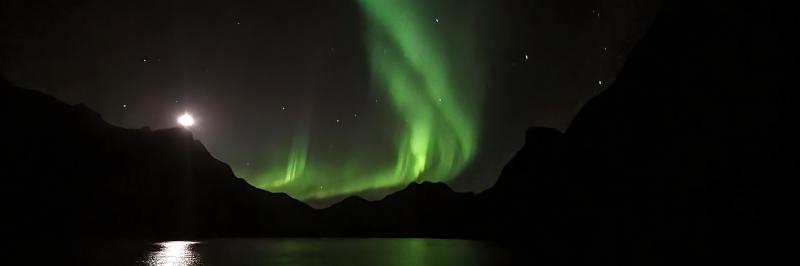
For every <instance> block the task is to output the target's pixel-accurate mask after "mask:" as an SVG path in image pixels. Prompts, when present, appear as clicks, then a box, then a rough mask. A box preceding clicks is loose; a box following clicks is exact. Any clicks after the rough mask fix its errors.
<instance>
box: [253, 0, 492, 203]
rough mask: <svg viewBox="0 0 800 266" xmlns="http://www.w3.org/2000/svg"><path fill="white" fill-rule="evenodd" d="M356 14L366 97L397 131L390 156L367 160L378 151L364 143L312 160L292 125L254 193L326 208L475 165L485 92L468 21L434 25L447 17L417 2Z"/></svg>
mask: <svg viewBox="0 0 800 266" xmlns="http://www.w3.org/2000/svg"><path fill="white" fill-rule="evenodd" d="M358 4H359V5H360V7H361V9H362V12H363V14H364V16H365V18H364V19H365V27H366V28H365V29H364V31H363V32H364V36H363V37H364V41H365V45H366V46H365V47H366V48H367V51H365V52H366V55H367V58H368V62H366V63H367V64H368V65H369V69H370V72H369V73H370V74H371V77H370V80H372V89H373V90H379V93H380V94H381V95H386V96H387V97H388V98H389V99H388V103H389V104H390V106H391V108H392V111H393V112H394V114H395V116H394V120H395V121H392V123H393V124H397V125H398V126H397V127H396V130H395V131H396V132H394V133H393V134H394V135H393V136H390V139H392V140H393V142H392V143H386V145H392V147H391V149H386V150H388V151H393V152H392V154H387V155H382V156H370V154H371V153H372V152H369V151H371V150H374V147H372V146H371V144H367V143H362V144H356V145H351V146H350V147H348V151H346V152H344V153H342V154H339V157H342V158H345V159H344V161H345V163H342V162H341V160H324V158H325V156H318V157H314V156H313V155H314V153H315V152H317V150H315V149H314V145H312V144H313V143H311V142H312V141H313V138H310V137H309V130H310V128H311V127H312V125H311V122H310V121H313V119H307V120H306V121H296V122H295V123H296V125H295V126H296V130H295V133H294V134H293V135H292V136H291V141H290V143H291V144H290V145H289V146H288V151H281V152H283V153H282V154H279V155H275V157H283V158H285V159H283V160H277V161H275V163H274V164H273V165H271V166H270V167H267V168H265V169H264V170H262V171H261V172H260V174H258V175H256V176H254V177H251V178H249V179H248V181H249V182H250V183H251V184H253V185H256V186H258V187H260V188H262V189H266V190H269V191H274V192H286V193H288V194H289V195H291V196H293V197H295V198H298V199H301V200H306V199H324V198H330V197H335V196H343V195H349V194H358V193H360V192H364V191H370V190H375V189H391V188H399V187H402V186H405V185H407V184H408V183H411V182H419V181H448V180H452V179H453V178H454V177H456V176H457V175H458V174H459V173H460V172H461V171H462V170H463V169H464V168H465V167H466V166H467V165H468V164H469V163H470V161H471V159H472V158H473V157H474V155H475V152H476V150H477V148H478V141H479V137H480V130H479V128H480V118H481V109H482V108H481V107H482V102H481V97H482V87H483V86H484V85H483V78H482V72H483V70H482V69H481V66H482V65H483V64H482V62H481V59H480V58H481V57H480V55H479V53H478V52H477V51H476V47H475V45H477V44H476V43H477V41H478V39H477V33H476V32H474V28H473V27H472V26H471V24H472V23H473V22H472V21H470V20H471V19H470V18H471V17H472V16H470V15H469V14H452V13H449V12H448V16H447V19H440V18H438V17H437V14H435V13H436V11H439V12H441V11H448V10H450V9H448V7H447V6H438V7H437V6H435V4H432V3H427V2H425V1H422V0H414V1H376V0H359V1H358ZM468 8H469V7H468ZM472 8H473V9H474V7H472ZM337 122H338V121H337ZM362 133H363V132H362ZM375 134H379V133H377V132H376V133H375ZM356 143H358V142H356ZM320 158H321V159H320ZM387 158H388V159H387Z"/></svg>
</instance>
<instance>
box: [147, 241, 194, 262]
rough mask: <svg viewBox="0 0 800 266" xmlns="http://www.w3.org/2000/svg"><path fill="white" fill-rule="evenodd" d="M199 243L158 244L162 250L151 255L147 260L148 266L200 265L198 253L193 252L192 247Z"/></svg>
mask: <svg viewBox="0 0 800 266" xmlns="http://www.w3.org/2000/svg"><path fill="white" fill-rule="evenodd" d="M197 243H198V242H191V241H168V242H161V243H157V245H158V246H159V247H160V248H161V249H160V250H158V251H156V252H153V253H150V254H149V255H148V256H147V259H146V260H145V264H146V265H152V266H189V265H199V259H198V257H197V253H195V252H194V251H193V250H192V245H194V244H197Z"/></svg>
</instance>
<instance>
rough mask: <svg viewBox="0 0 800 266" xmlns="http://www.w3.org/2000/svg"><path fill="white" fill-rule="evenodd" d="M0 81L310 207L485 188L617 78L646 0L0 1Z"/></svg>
mask: <svg viewBox="0 0 800 266" xmlns="http://www.w3.org/2000/svg"><path fill="white" fill-rule="evenodd" d="M0 7H2V8H0V25H3V26H1V27H0V31H1V32H0V33H2V37H1V38H2V39H1V40H2V41H1V42H0V75H2V76H3V77H4V78H6V79H8V80H10V81H11V82H12V83H15V84H16V85H18V86H22V87H26V88H31V89H36V90H40V91H43V92H45V93H48V94H50V95H53V96H55V97H57V98H59V99H61V100H63V101H66V102H68V103H71V104H77V103H83V104H85V105H87V106H89V107H90V108H92V109H93V110H96V111H97V112H99V113H100V114H101V115H102V117H103V118H104V119H105V120H106V121H108V122H109V123H111V124H114V125H118V126H122V127H126V128H141V127H150V128H153V129H158V128H167V127H176V126H179V125H178V123H177V121H176V119H177V118H178V117H179V116H180V115H182V114H184V113H189V114H191V115H192V118H193V119H194V122H195V124H194V125H193V126H192V127H191V128H190V130H191V131H192V132H193V134H194V136H195V137H196V138H197V139H199V140H200V141H202V142H203V143H204V144H205V145H206V147H207V148H208V149H209V151H210V152H211V153H212V154H213V155H214V156H215V157H216V158H218V159H220V160H222V161H224V162H226V163H228V164H229V165H230V166H231V168H232V169H233V170H234V172H235V173H236V175H237V176H238V177H240V178H244V179H245V180H247V181H248V182H249V183H250V184H252V185H254V186H257V187H260V188H263V189H266V190H269V191H276V192H286V193H288V194H290V195H291V196H293V197H295V198H298V199H301V200H304V201H306V202H309V203H311V204H312V205H315V206H324V205H327V204H330V203H331V202H333V201H335V200H337V199H341V198H343V197H345V196H348V195H354V194H357V195H361V196H363V197H366V198H369V199H378V198H380V197H382V196H384V195H386V194H387V193H390V192H392V191H395V190H398V189H400V188H402V187H404V186H405V185H407V184H408V183H410V182H419V181H442V182H446V183H448V184H450V186H451V187H453V188H454V189H455V190H457V191H473V192H479V191H482V190H484V189H486V188H488V187H489V186H491V185H492V184H494V182H495V180H496V178H497V176H498V174H499V172H500V170H501V169H502V167H503V166H504V165H505V163H506V162H507V161H508V160H509V159H510V158H511V157H512V156H513V155H514V153H515V152H516V151H517V150H518V149H519V148H520V147H521V146H522V144H523V141H524V132H525V129H526V128H528V127H530V126H534V125H535V126H545V127H553V128H558V129H564V128H566V127H567V126H568V124H569V122H570V120H571V119H572V117H573V116H574V115H575V114H576V112H577V111H578V110H580V108H581V106H582V105H583V103H585V102H586V101H587V100H588V99H589V98H590V97H592V96H593V95H594V94H596V93H598V92H600V91H602V90H603V89H605V88H607V87H608V86H609V85H610V84H612V83H613V80H614V77H615V75H616V74H617V72H618V70H619V69H620V67H621V66H622V65H623V64H624V62H625V55H626V53H627V52H628V51H629V50H630V49H631V47H632V46H633V45H634V44H635V42H636V40H637V39H638V38H639V37H640V36H641V34H642V33H643V32H644V31H645V30H646V29H647V26H648V25H649V23H650V22H651V21H652V19H653V17H654V16H655V14H656V12H657V10H658V3H657V2H654V1H646V0H607V1H602V0H576V1H560V0H529V1H522V0H519V1H518V0H509V1H490V0H481V1H478V0H442V1H426V0H402V1H401V0H340V1H339V0H337V1H327V0H317V1H309V0H294V1H288V0H287V1H237V0H226V1H212V0H208V1H180V0H176V1H154V0H146V1H124V2H123V1H82V0H78V1H16V0H11V1H3V3H2V4H0Z"/></svg>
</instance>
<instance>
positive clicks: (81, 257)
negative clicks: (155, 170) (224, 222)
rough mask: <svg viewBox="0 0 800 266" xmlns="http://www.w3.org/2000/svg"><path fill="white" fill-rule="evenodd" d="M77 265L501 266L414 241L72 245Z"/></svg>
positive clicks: (475, 247)
mask: <svg viewBox="0 0 800 266" xmlns="http://www.w3.org/2000/svg"><path fill="white" fill-rule="evenodd" d="M71 249H72V250H73V251H72V252H71V253H72V254H71V255H70V256H69V257H68V259H67V260H69V261H62V262H64V264H73V265H387V266H390V265H502V264H507V263H508V260H509V257H508V254H507V253H506V252H505V251H504V249H502V248H501V247H499V246H497V245H495V244H493V243H489V242H480V241H471V240H452V239H413V238H406V239H402V238H364V239H359V238H331V239H304V238H285V239H212V240H197V241H166V242H156V243H148V242H143V241H119V240H114V241H91V242H81V243H80V244H74V245H72V247H71Z"/></svg>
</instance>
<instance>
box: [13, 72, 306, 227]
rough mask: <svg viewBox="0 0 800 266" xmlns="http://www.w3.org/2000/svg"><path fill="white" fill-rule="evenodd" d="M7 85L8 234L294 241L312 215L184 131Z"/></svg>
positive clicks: (301, 205)
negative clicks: (129, 121) (106, 116)
mask: <svg viewBox="0 0 800 266" xmlns="http://www.w3.org/2000/svg"><path fill="white" fill-rule="evenodd" d="M0 86H1V87H2V88H0V89H1V91H2V99H3V100H2V103H1V105H2V108H3V112H2V123H3V124H4V125H5V126H7V127H5V128H6V129H5V130H4V133H5V137H4V142H5V144H4V145H3V151H2V152H3V153H4V156H3V158H5V159H4V160H5V164H4V167H3V170H2V172H3V174H2V175H3V178H2V179H1V180H0V184H2V185H1V187H2V188H3V193H0V195H2V196H0V197H2V198H0V202H2V203H0V204H2V212H3V213H2V216H3V218H2V219H3V220H4V221H3V225H4V226H3V233H4V235H20V236H26V237H34V236H36V235H42V236H46V237H53V235H65V236H135V237H159V238H164V237H181V236H225V235H245V234H246V235H287V234H292V235H296V234H299V232H301V231H300V230H299V229H298V228H301V227H302V225H301V222H298V221H305V219H301V218H300V217H306V216H308V215H309V213H310V212H311V211H312V209H311V208H310V207H308V206H306V205H305V204H303V203H301V202H299V201H297V200H294V199H292V198H290V197H288V196H287V195H285V194H274V193H270V192H266V191H262V190H259V189H256V188H254V187H252V186H250V185H249V184H247V183H246V182H245V181H243V180H241V179H238V178H236V177H235V176H234V175H233V173H232V171H231V170H230V167H228V166H227V165H226V164H224V163H222V162H220V161H218V160H216V159H214V158H213V157H212V156H211V155H210V154H209V153H208V151H207V150H206V149H205V147H203V145H202V144H200V143H199V142H197V141H196V140H194V139H193V137H192V135H191V133H190V132H188V131H186V130H183V129H180V128H173V129H166V130H158V131H152V132H151V131H150V130H148V129H141V130H129V129H121V128H118V127H114V126H111V125H109V124H107V123H105V122H104V121H102V120H101V119H100V117H99V115H97V114H96V113H94V112H92V111H91V110H89V109H87V108H85V107H83V106H80V105H78V106H69V105H67V104H64V103H62V102H59V101H57V100H56V99H54V98H51V97H49V96H46V95H43V94H41V93H39V92H35V91H31V90H25V89H21V88H16V87H14V86H12V85H10V84H8V83H7V82H2V84H0ZM265 224H269V226H263V225H265Z"/></svg>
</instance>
